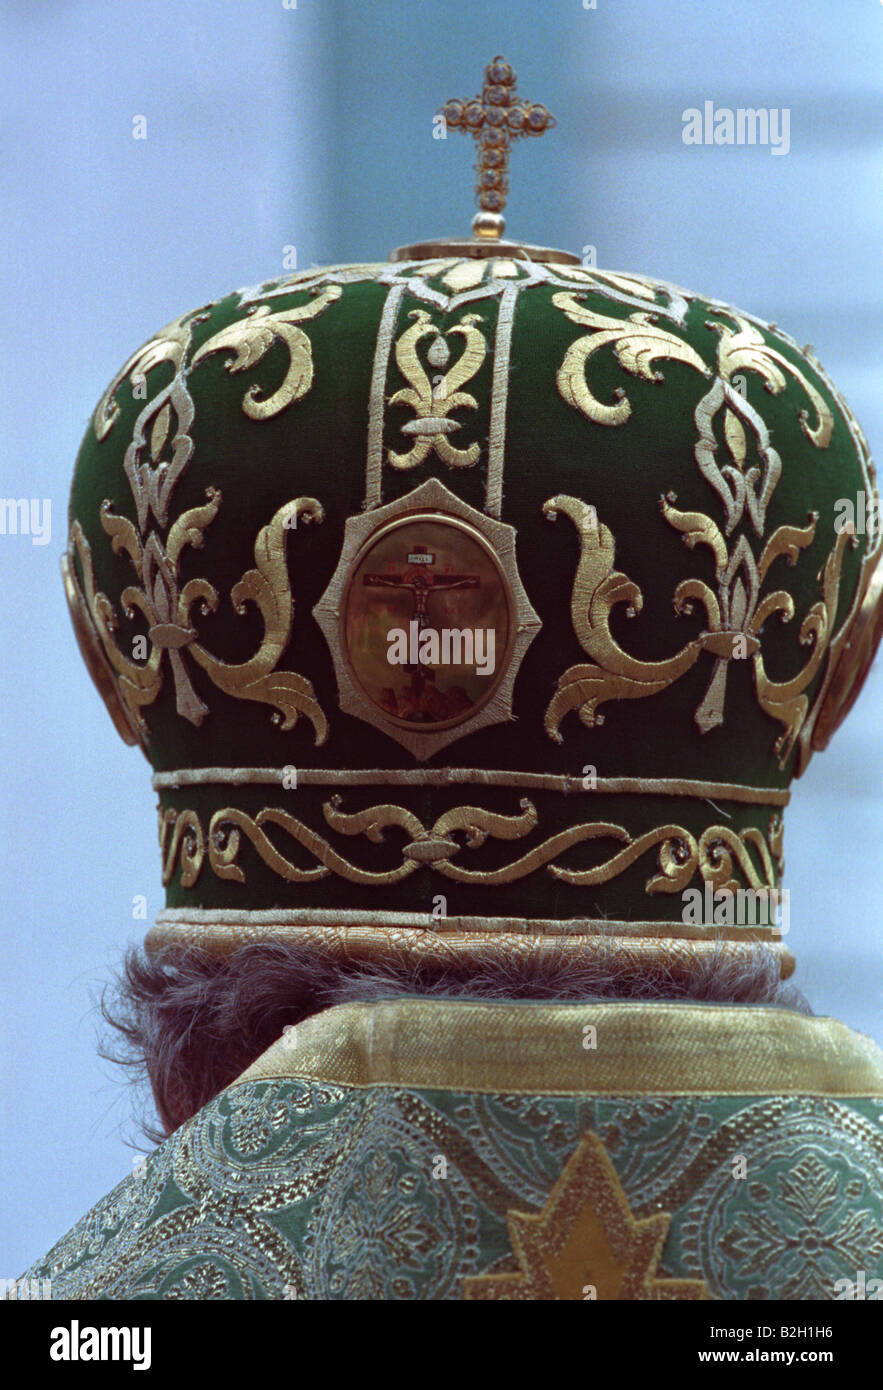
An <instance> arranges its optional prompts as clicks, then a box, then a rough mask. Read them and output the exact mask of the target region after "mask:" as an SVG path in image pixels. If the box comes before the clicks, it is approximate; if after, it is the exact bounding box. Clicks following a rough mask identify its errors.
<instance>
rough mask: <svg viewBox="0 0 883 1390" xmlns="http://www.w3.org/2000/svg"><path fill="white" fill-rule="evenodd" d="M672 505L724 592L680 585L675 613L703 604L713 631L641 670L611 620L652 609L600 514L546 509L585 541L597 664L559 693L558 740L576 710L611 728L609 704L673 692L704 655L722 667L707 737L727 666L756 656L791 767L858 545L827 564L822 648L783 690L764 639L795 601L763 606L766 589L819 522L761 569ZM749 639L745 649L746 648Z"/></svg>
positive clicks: (816, 626)
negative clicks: (707, 555)
mask: <svg viewBox="0 0 883 1390" xmlns="http://www.w3.org/2000/svg"><path fill="white" fill-rule="evenodd" d="M674 496H675V494H674V493H670V494H669V498H663V499H662V501H661V507H662V512H663V516H664V517H665V520H666V521H667V522H668V523H669V525H671V526H672V527H673V528H675V529H676V530H678V531H680V532H681V534H682V538H683V540H684V543H685V545H686V546H687V547H688V548H689V549H693V548H694V547H695V546H696V545H700V544H701V545H705V546H707V547H708V548H709V549H710V550H711V552H712V554H713V556H714V562H715V571H716V578H717V586H718V591H717V593H716V594H715V593H714V591H713V590H712V589H710V588H709V586H708V585H707V584H705V582H704V581H702V580H700V579H687V580H684V581H683V582H682V583H681V584H679V585H678V587H677V589H676V590H675V592H674V595H673V603H674V608H675V612H677V613H682V614H689V613H691V612H692V611H693V605H694V604H695V603H700V604H701V605H702V607H703V608H704V610H705V617H706V622H707V627H706V630H705V631H703V632H701V633H700V634H699V636H698V637H696V638H694V639H693V640H692V641H690V642H688V643H686V645H685V646H684V647H682V649H681V650H680V651H679V652H678V653H676V654H675V655H674V656H672V657H669V658H668V659H667V660H663V661H641V660H638V659H637V658H635V657H632V656H629V654H628V653H627V652H625V651H624V650H623V649H622V647H620V646H619V644H618V643H617V642H616V639H615V638H614V636H613V634H612V633H611V631H610V613H611V610H612V608H613V606H614V604H617V603H627V604H628V609H627V613H628V615H629V617H635V616H636V615H637V614H638V613H639V612H640V611H641V608H642V606H643V596H642V594H641V591H640V589H639V588H638V586H637V585H636V584H634V583H633V582H632V581H631V580H630V579H628V578H627V577H626V575H624V574H622V573H621V572H620V571H618V570H614V568H613V563H614V558H615V548H614V540H613V536H612V533H611V531H610V529H609V527H607V526H604V525H603V524H601V523H599V522H598V520H597V517H596V514H595V511H594V508H592V507H590V506H588V505H587V504H586V503H585V502H582V501H581V500H580V499H578V498H575V497H567V496H559V497H553V498H550V499H549V500H548V501H547V502H546V504H545V506H544V509H543V510H544V512H545V514H546V516H548V517H549V518H550V519H552V520H554V519H555V518H556V517H557V516H558V514H559V513H563V514H564V515H565V516H567V517H569V518H570V520H571V521H572V522H573V525H574V526H575V527H576V529H577V532H578V534H579V537H580V547H581V553H580V559H579V562H578V565H577V571H576V575H575V577H574V584H573V593H572V598H571V618H572V622H573V628H574V631H575V632H576V635H577V637H578V638H579V641H580V645H581V646H582V648H583V650H584V651H585V652H586V654H587V655H588V656H590V657H591V658H592V662H591V663H585V664H581V665H577V666H571V667H569V668H568V670H566V671H565V672H564V673H563V675H561V676H560V677H559V679H558V683H557V688H556V690H555V693H554V695H553V696H552V699H551V700H550V702H549V705H548V707H547V710H546V714H545V720H544V722H545V728H546V732H547V733H548V734H549V736H550V737H551V738H552V739H554V740H555V741H556V742H559V743H560V742H561V734H560V733H559V726H560V724H561V721H562V719H563V718H564V716H565V715H566V714H568V713H569V712H570V711H571V710H574V709H575V710H577V711H578V714H579V718H580V720H581V721H582V722H583V724H585V725H586V727H587V728H592V727H593V726H594V725H595V724H601V723H603V720H604V716H603V714H599V713H598V708H599V706H600V705H601V704H603V703H604V702H605V701H607V700H614V699H615V700H627V699H640V698H643V697H644V696H647V695H654V694H656V693H657V692H658V691H660V690H664V689H665V688H666V687H667V686H669V685H671V684H672V683H673V682H674V681H676V680H678V679H679V678H680V677H681V676H682V675H683V674H684V672H685V671H687V670H689V669H690V667H691V666H692V665H693V664H694V662H695V661H696V660H697V658H698V656H699V655H700V653H701V652H703V651H708V652H710V653H711V654H712V655H713V656H714V657H715V659H716V660H715V667H714V671H713V673H712V677H711V682H710V684H709V687H708V691H707V693H706V695H705V698H704V699H703V701H702V703H701V705H700V706H699V708H698V709H697V711H696V715H695V720H696V723H697V725H698V726H699V728H700V730H701V731H702V732H703V733H706V732H708V730H710V729H712V728H715V727H716V726H717V725H719V724H721V723H722V722H723V718H724V713H723V706H724V695H725V682H726V671H727V663H728V662H729V661H730V660H732V659H733V658H734V657H735V656H736V655H737V654H740V655H741V656H743V657H748V656H751V658H752V660H753V664H754V674H755V689H756V694H757V699H758V703H759V704H760V706H761V708H762V709H763V710H764V711H765V712H766V713H767V714H769V715H771V716H772V717H773V718H774V719H777V720H778V721H779V722H780V723H781V724H783V725H784V726H785V728H784V732H783V733H782V734H781V735H780V736H779V738H778V739H777V740H776V743H775V745H774V746H775V751H776V753H777V755H778V756H779V758H780V763H781V764H784V761H785V759H786V758H787V757H788V754H789V753H790V751H791V748H792V747H793V745H794V740H795V739H796V737H797V735H798V733H799V732H800V728H801V725H802V723H803V720H804V719H805V718H806V714H807V710H808V700H807V698H806V696H805V695H804V694H803V692H804V690H805V689H806V687H807V686H808V685H809V683H810V681H811V680H812V679H813V677H814V676H815V674H816V672H817V671H818V668H819V666H820V664H821V661H822V658H823V656H824V652H825V649H826V647H827V644H828V641H829V639H830V634H831V630H832V627H833V622H834V615H835V613H836V608H837V594H838V585H839V579H840V567H841V561H842V556H843V551H844V548H845V545H846V542H847V541H848V540H849V537H848V535H847V534H846V533H845V532H844V533H843V534H841V535H839V536H838V538H837V542H836V544H835V547H834V550H833V551H832V553H831V555H830V556H829V557H828V560H827V561H826V564H825V568H824V573H823V579H822V591H823V599H822V601H821V602H819V603H816V604H813V606H812V607H811V609H810V610H809V612H808V613H807V615H806V617H805V619H804V622H803V625H802V627H801V629H800V634H799V640H800V642H801V643H802V644H803V645H809V644H812V646H813V652H812V655H811V656H810V659H809V661H808V662H807V663H806V665H805V666H804V667H803V669H802V670H801V671H800V672H799V673H798V675H797V676H795V677H794V678H793V679H792V680H791V681H786V682H782V683H776V682H773V681H771V680H770V679H769V677H768V676H767V674H766V671H765V669H764V664H763V656H762V654H761V651H760V639H759V633H760V631H761V628H762V627H763V624H764V623H765V622H766V621H767V620H768V619H769V618H771V617H772V616H773V615H774V614H776V613H778V614H779V615H780V617H781V618H782V620H783V621H788V620H790V619H791V618H793V617H794V612H795V609H794V600H793V598H792V597H791V595H790V594H789V593H788V592H787V590H784V589H777V590H775V591H773V592H772V593H769V594H767V595H765V596H763V597H762V596H761V586H762V584H763V581H764V579H765V578H766V576H767V573H768V571H769V569H770V567H771V565H772V564H773V561H774V560H776V559H779V558H780V557H784V558H785V559H786V560H787V561H788V562H789V563H790V564H794V563H795V560H796V558H797V556H798V553H799V552H800V550H803V549H805V548H806V547H807V546H808V545H809V544H810V543H811V541H812V539H813V537H814V536H815V531H816V524H817V521H818V517H817V516H816V515H815V514H811V516H810V520H809V524H808V525H807V526H805V527H802V528H801V527H794V526H780V527H778V528H777V530H776V531H774V532H773V534H772V536H770V538H769V540H768V541H767V543H766V545H765V546H764V548H763V551H762V553H761V556H760V559H759V560H758V561H755V558H754V555H753V553H752V551H751V549H750V547H749V545H748V543H747V541H746V539H745V537H744V536H740V537H739V540H738V542H737V544H736V545H735V547H734V548H733V550H732V553H729V552H728V550H727V545H726V542H725V540H724V538H723V536H722V535H721V532H720V530H719V529H718V527H717V526H716V525H715V523H714V522H713V521H712V520H711V518H710V517H708V516H706V515H705V514H704V513H702V512H681V511H678V510H677V509H676V508H675V507H674V506H673V505H672V501H671V500H670V499H673V498H674ZM740 639H741V645H740Z"/></svg>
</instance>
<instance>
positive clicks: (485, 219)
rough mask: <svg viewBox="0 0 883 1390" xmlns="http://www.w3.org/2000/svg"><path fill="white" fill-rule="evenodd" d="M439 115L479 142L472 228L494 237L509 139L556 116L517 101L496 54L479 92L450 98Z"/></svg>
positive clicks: (500, 228)
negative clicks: (475, 94)
mask: <svg viewBox="0 0 883 1390" xmlns="http://www.w3.org/2000/svg"><path fill="white" fill-rule="evenodd" d="M438 115H440V116H443V117H444V119H445V123H446V125H447V127H448V129H449V130H462V131H463V132H464V133H465V134H466V135H471V136H472V137H473V139H474V140H475V141H476V142H477V145H478V158H477V160H476V163H475V172H476V174H477V176H478V178H477V182H476V185H475V194H476V198H477V200H478V205H479V207H480V209H481V211H480V212H477V213H476V214H475V217H474V218H473V219H472V231H473V234H474V235H475V236H477V237H487V238H488V240H493V241H497V240H499V239H500V237H502V235H503V232H504V231H505V227H506V221H505V218H504V217H503V208H504V207H505V206H506V197H507V194H508V192H509V181H508V177H507V175H508V172H509V148H510V146H511V144H512V141H513V140H517V139H518V138H519V137H520V136H523V135H542V134H543V133H544V132H545V131H547V130H551V128H552V126H553V125H555V124H556V121H555V117H554V116H553V115H552V114H551V112H549V111H548V110H547V109H546V107H545V106H543V105H542V104H541V103H539V102H530V101H521V100H519V98H518V97H517V95H516V92H515V71H514V69H513V68H512V67H510V65H509V64H508V63H507V62H506V60H505V59H504V58H502V57H501V56H500V55H499V54H497V56H496V58H494V60H493V62H492V63H488V65H487V67H486V68H485V71H484V87H483V88H482V91H481V96H480V97H472V98H471V99H468V100H465V101H461V100H459V99H458V98H456V97H454V98H452V99H451V100H450V101H448V102H446V103H445V105H444V106H443V107H442V109H441V111H439V112H438Z"/></svg>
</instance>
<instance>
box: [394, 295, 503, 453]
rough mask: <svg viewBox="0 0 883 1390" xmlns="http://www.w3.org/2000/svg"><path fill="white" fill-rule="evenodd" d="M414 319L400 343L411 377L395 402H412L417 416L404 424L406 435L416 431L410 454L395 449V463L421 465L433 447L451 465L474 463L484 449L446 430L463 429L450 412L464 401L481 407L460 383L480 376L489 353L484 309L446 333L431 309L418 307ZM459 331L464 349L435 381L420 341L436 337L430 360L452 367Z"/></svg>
mask: <svg viewBox="0 0 883 1390" xmlns="http://www.w3.org/2000/svg"><path fill="white" fill-rule="evenodd" d="M408 317H409V318H411V319H413V320H414V323H413V324H412V325H411V327H410V328H407V329H406V330H405V332H404V333H403V334H402V336H401V337H400V338H399V340H398V342H397V343H396V349H395V356H396V362H397V363H398V366H399V370H400V371H401V373H402V375H403V376H404V377H406V378H407V380H408V381H409V382H410V386H407V387H402V389H401V390H399V391H396V392H395V393H394V395H392V396H390V398H389V404H390V405H407V406H410V407H411V408H412V410H413V411H414V412H415V416H416V418H415V419H413V420H409V421H408V422H407V423H406V424H404V425H402V434H405V435H411V436H416V438H415V440H414V443H413V445H412V446H411V448H410V449H409V450H408V451H407V453H401V454H400V453H396V452H395V451H394V450H392V449H390V450H389V462H390V463H391V464H392V466H393V468H399V469H408V468H416V467H417V465H418V464H419V463H422V462H423V460H424V459H425V458H427V456H428V455H429V454H430V453H432V452H433V451H434V452H435V453H437V454H438V456H439V458H440V459H441V460H442V461H443V462H444V463H446V464H448V465H449V466H450V467H451V468H469V467H471V466H472V465H473V464H474V463H475V462H476V460H477V458H478V456H479V453H480V452H481V448H480V445H478V444H477V443H473V444H470V445H469V447H468V448H466V449H455V448H454V446H453V445H452V444H449V443H448V440H447V439H446V437H445V436H446V435H448V434H451V433H453V432H454V431H456V430H458V429H459V428H460V424H459V422H458V421H457V420H452V419H450V418H449V417H450V412H451V411H452V410H456V409H457V407H458V406H465V407H466V408H467V409H468V410H477V409H478V401H477V400H476V399H475V397H474V396H472V395H470V394H469V392H468V391H462V390H461V389H460V388H461V387H462V386H464V385H465V384H466V382H467V381H470V380H471V379H472V377H474V376H475V374H476V372H477V371H478V369H479V368H480V366H481V364H482V362H483V361H484V359H485V357H486V356H487V343H486V342H485V339H484V335H483V333H482V332H481V329H480V328H478V327H476V325H477V324H480V323H481V316H480V315H479V314H466V315H464V317H463V318H462V319H461V320H460V322H459V323H455V324H454V325H453V327H452V328H450V329H448V331H447V334H446V335H443V334H442V333H440V331H439V329H438V328H437V327H436V325H435V324H434V323H433V322H432V320H431V319H430V317H429V314H428V313H427V312H426V310H425V309H412V310H411V312H410V314H409V315H408ZM453 334H457V335H458V336H460V337H462V338H463V351H462V353H461V354H460V356H459V357H458V358H457V360H456V362H455V363H454V364H453V366H452V367H448V369H447V371H446V372H445V374H444V376H442V375H441V373H440V372H437V374H436V376H435V377H434V379H433V380H432V381H431V380H430V378H429V375H428V373H427V371H426V369H425V367H424V366H423V364H422V362H421V361H420V359H419V357H418V356H417V344H418V343H419V342H420V341H421V340H422V339H423V338H427V337H429V338H431V339H432V342H431V343H430V345H429V350H428V353H427V360H428V362H429V365H430V366H431V367H435V368H442V367H447V364H448V362H449V361H450V348H449V347H448V344H447V342H446V337H450V336H451V335H453Z"/></svg>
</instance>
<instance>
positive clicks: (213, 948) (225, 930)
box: [144, 909, 796, 980]
mask: <svg viewBox="0 0 883 1390" xmlns="http://www.w3.org/2000/svg"><path fill="white" fill-rule="evenodd" d="M179 914H180V915H179ZM316 915H319V914H316ZM322 915H323V916H325V917H326V920H328V921H329V922H335V921H336V923H337V925H318V924H309V923H303V924H295V923H293V922H292V921H290V920H285V918H286V914H285V913H283V912H280V913H279V914H278V916H277V917H276V919H275V920H273V914H272V912H271V911H267V912H254V913H251V912H248V911H243V912H236V913H231V912H230V911H227V912H225V910H224V909H217V910H216V911H215V912H212V911H211V910H206V909H195V910H190V911H188V910H187V909H180V910H176V909H166V911H165V912H161V913H160V914H159V915H158V916H157V919H156V922H155V924H154V926H153V927H152V928H151V930H150V931H149V932H148V933H147V936H146V938H145V942H144V945H145V950H146V951H147V954H148V955H149V956H151V957H156V956H159V955H160V954H164V953H165V952H167V951H169V950H172V951H175V950H177V951H186V950H194V949H196V950H200V951H205V952H206V953H207V954H208V955H210V956H221V957H222V956H228V955H232V954H233V952H234V951H237V950H239V948H240V947H242V946H248V945H253V944H259V943H262V942H280V941H290V942H292V943H299V944H302V945H305V946H309V947H310V948H312V949H315V950H316V951H318V952H322V953H323V954H325V955H327V956H329V957H330V958H331V959H332V960H365V961H372V962H381V963H383V962H391V963H393V964H395V963H396V962H399V963H413V962H415V961H416V962H421V963H426V964H432V965H453V964H457V965H464V964H466V965H468V964H470V963H473V964H475V965H479V964H481V965H484V964H486V963H487V961H488V958H489V957H490V956H496V957H498V958H499V959H500V960H504V961H506V962H507V963H508V964H512V965H514V964H516V963H517V962H518V960H519V959H520V958H522V957H524V956H529V957H530V959H531V960H532V961H533V960H536V958H537V956H540V957H549V956H552V957H554V958H555V959H558V960H560V959H561V958H562V956H563V955H565V954H566V955H567V956H568V957H569V958H572V959H573V961H574V963H578V962H579V961H580V960H583V961H589V960H597V959H599V958H602V959H604V960H605V962H607V963H608V964H609V965H610V967H611V969H615V968H628V967H631V968H632V969H635V970H644V969H647V968H648V967H649V966H655V967H656V968H662V969H664V970H665V971H667V972H668V974H669V975H670V977H671V978H672V979H681V978H686V977H687V976H689V975H690V974H691V973H692V971H693V969H694V968H695V967H696V966H697V965H699V964H702V963H704V962H708V961H711V960H732V959H736V960H742V961H743V962H744V963H745V964H746V965H748V964H749V963H750V961H751V959H752V958H753V957H755V956H756V955H757V954H758V953H759V952H761V951H763V953H764V955H765V956H766V957H767V958H768V956H769V952H772V953H773V955H774V957H775V958H776V959H777V960H778V962H779V973H780V978H781V979H783V980H787V979H790V977H791V976H792V975H793V974H794V970H795V966H796V962H795V959H794V955H793V953H792V952H791V951H790V950H789V949H788V948H787V947H786V946H784V944H783V943H782V942H781V941H766V942H759V941H733V940H723V939H722V938H721V937H720V936H718V937H716V938H714V939H712V940H708V939H704V940H686V939H683V938H672V937H650V936H628V937H626V936H614V935H612V934H611V933H610V930H609V929H610V927H611V926H613V925H615V924H613V923H610V922H603V923H598V924H597V927H598V930H597V931H596V932H595V933H592V934H590V935H580V936H577V935H570V934H568V935H547V934H543V933H542V932H537V931H533V932H531V933H529V934H528V933H525V932H519V931H511V932H507V931H496V932H489V931H482V930H480V929H479V930H473V931H458V932H449V933H445V934H441V933H438V932H434V931H432V930H429V929H427V928H425V927H401V926H396V927H393V926H387V927H384V926H382V925H379V921H380V920H382V918H383V916H385V915H387V914H382V913H376V914H375V913H371V912H370V911H369V912H363V913H359V914H356V913H353V914H352V917H353V918H358V920H359V922H360V923H361V924H362V925H352V926H345V925H342V923H343V921H344V920H345V919H346V916H347V914H346V913H344V912H339V913H336V914H335V913H333V912H327V913H324V914H322ZM389 915H395V914H389ZM415 915H416V914H415ZM237 919H238V920H237ZM372 919H373V922H372ZM411 920H414V919H413V918H412V919H411ZM374 923H378V924H377V925H375V924H374ZM477 925H478V920H476V926H477ZM593 925H596V924H593V923H590V922H586V923H585V926H586V927H587V928H591V927H592V926H593ZM620 925H628V926H631V927H638V926H641V925H646V927H648V928H651V929H652V928H653V927H656V926H659V925H661V926H663V927H671V926H672V925H674V924H671V923H662V924H658V923H647V924H639V923H628V924H620ZM601 928H604V929H605V930H604V931H601Z"/></svg>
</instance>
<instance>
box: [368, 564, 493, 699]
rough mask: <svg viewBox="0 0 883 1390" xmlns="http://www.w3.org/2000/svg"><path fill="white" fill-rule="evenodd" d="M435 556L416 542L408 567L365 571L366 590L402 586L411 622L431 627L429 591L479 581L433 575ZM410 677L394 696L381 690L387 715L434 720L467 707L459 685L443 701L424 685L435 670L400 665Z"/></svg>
mask: <svg viewBox="0 0 883 1390" xmlns="http://www.w3.org/2000/svg"><path fill="white" fill-rule="evenodd" d="M434 564H435V556H434V555H433V554H432V553H431V552H430V551H429V550H428V549H427V547H426V546H422V545H418V546H415V547H414V550H413V551H411V553H410V554H409V555H408V567H407V569H406V570H405V571H404V573H402V574H366V575H365V576H364V577H363V579H362V583H363V585H364V586H365V587H366V588H368V589H398V590H402V589H406V590H409V591H410V594H411V601H412V604H413V608H412V621H416V623H417V632H418V635H419V633H421V632H423V631H424V629H426V628H428V627H430V626H431V623H430V618H429V600H430V598H431V596H432V595H433V594H438V593H444V592H446V591H447V590H450V589H477V588H479V587H480V585H481V580H480V579H479V577H478V575H477V574H433V573H432V566H433V565H434ZM404 670H405V671H407V672H408V674H409V676H410V678H411V684H410V688H409V689H407V690H405V691H404V692H402V694H401V695H400V696H399V697H398V698H397V697H396V694H395V691H394V690H392V689H391V688H387V689H386V690H384V692H383V695H382V696H381V701H380V703H381V704H382V706H383V708H384V709H386V710H387V712H388V713H389V714H394V715H397V716H398V717H399V718H402V719H410V720H414V721H417V722H429V723H434V722H437V721H438V720H440V719H445V718H448V717H450V716H451V715H453V714H457V713H461V712H462V710H463V709H464V708H469V706H470V705H471V703H472V702H471V700H470V699H469V697H468V696H467V694H466V692H465V691H464V690H463V688H462V686H453V687H452V688H451V690H449V691H448V692H447V700H446V699H445V696H444V695H442V694H441V692H440V691H437V690H435V689H434V688H433V687H431V686H429V687H427V684H426V683H427V681H434V680H435V672H434V671H432V670H429V669H427V668H426V667H424V666H422V665H420V664H419V663H418V664H417V665H408V666H405V667H404Z"/></svg>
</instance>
